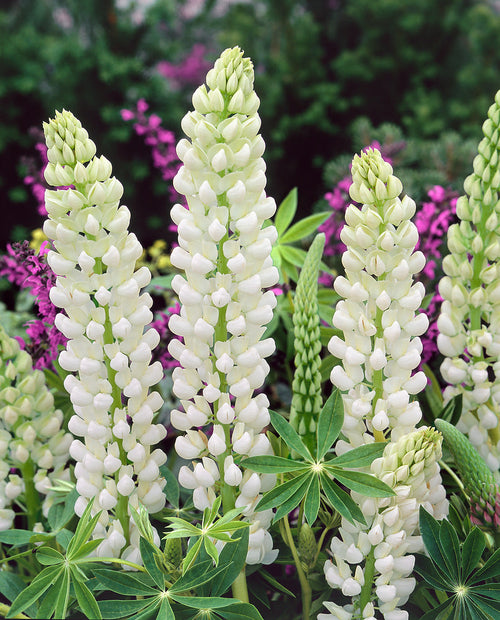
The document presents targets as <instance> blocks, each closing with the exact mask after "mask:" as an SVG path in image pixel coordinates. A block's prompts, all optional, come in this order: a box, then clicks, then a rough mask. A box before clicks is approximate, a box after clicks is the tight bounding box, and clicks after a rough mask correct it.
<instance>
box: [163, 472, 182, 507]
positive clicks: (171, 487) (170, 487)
mask: <svg viewBox="0 0 500 620" xmlns="http://www.w3.org/2000/svg"><path fill="white" fill-rule="evenodd" d="M160 473H161V475H162V476H163V477H164V478H165V480H166V481H167V484H166V485H165V489H164V493H165V496H166V498H167V501H168V503H169V504H171V505H172V506H174V508H179V495H180V489H179V482H178V481H177V476H176V475H175V474H174V473H173V472H172V471H170V469H169V468H168V467H167V466H166V465H162V466H161V467H160Z"/></svg>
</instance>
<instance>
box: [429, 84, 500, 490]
mask: <svg viewBox="0 0 500 620" xmlns="http://www.w3.org/2000/svg"><path fill="white" fill-rule="evenodd" d="M499 131H500V91H499V92H498V93H497V95H496V98H495V103H494V104H493V105H492V106H491V107H490V109H489V111H488V118H487V120H486V121H485V123H484V124H483V134H484V138H483V139H482V140H481V142H480V144H479V149H478V151H479V153H478V155H477V156H476V157H475V159H474V172H473V173H472V174H471V175H470V176H469V177H467V179H466V180H465V183H464V189H465V191H466V193H467V196H461V197H460V198H459V199H458V201H457V215H458V217H459V220H460V222H459V224H453V225H452V226H450V228H449V230H448V248H449V250H450V252H451V253H450V254H449V255H448V256H446V257H445V258H444V260H443V270H444V272H445V274H446V275H445V276H444V277H443V278H442V280H441V282H440V283H439V292H440V294H441V296H442V297H443V300H444V301H443V303H442V305H441V314H440V316H439V319H438V322H437V325H438V329H439V331H440V334H439V336H438V341H437V344H438V348H439V351H440V352H441V353H442V354H443V355H444V356H445V359H444V361H443V363H442V364H441V374H442V376H443V378H444V380H445V381H447V382H448V383H449V384H450V386H449V387H448V388H446V390H445V394H444V396H445V399H446V400H449V399H450V398H452V397H453V396H455V395H457V394H462V396H463V414H462V417H461V419H460V421H459V424H458V428H459V429H460V430H461V431H462V432H464V433H466V434H467V435H468V437H469V439H470V441H471V443H472V444H473V445H474V447H475V448H476V449H477V450H478V452H479V453H480V454H481V456H482V457H483V458H484V460H485V461H486V463H487V464H488V467H489V468H490V469H491V470H492V471H493V472H494V473H495V475H496V476H497V479H500V472H499V468H500V380H499V377H500V362H499V360H500V226H499V222H500V202H499V197H500V164H499V159H500V157H499V156H500V137H499V136H500V133H499Z"/></svg>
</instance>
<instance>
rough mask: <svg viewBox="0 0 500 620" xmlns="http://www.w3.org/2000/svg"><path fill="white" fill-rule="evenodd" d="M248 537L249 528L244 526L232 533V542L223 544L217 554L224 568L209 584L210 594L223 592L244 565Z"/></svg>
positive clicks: (219, 594) (214, 594)
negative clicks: (242, 528)
mask: <svg viewBox="0 0 500 620" xmlns="http://www.w3.org/2000/svg"><path fill="white" fill-rule="evenodd" d="M248 538H249V528H245V529H244V530H240V531H239V532H235V533H234V534H233V536H232V539H233V541H234V542H233V543H231V544H230V545H224V548H223V549H222V551H221V552H220V555H219V563H220V566H222V567H223V568H224V570H223V571H221V573H220V574H219V575H217V577H216V578H215V579H213V580H212V582H211V584H210V586H211V589H210V595H211V596H221V595H222V594H224V593H225V592H226V590H227V589H228V588H229V587H230V586H231V584H232V583H233V581H234V580H235V579H236V577H237V576H238V575H239V573H240V572H241V570H242V569H243V567H244V566H245V559H246V554H247V551H248Z"/></svg>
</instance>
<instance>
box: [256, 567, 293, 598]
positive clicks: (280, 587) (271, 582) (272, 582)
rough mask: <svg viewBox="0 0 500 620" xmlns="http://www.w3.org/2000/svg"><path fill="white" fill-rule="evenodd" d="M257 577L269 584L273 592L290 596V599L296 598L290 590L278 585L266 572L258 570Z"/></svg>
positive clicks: (280, 584)
mask: <svg viewBox="0 0 500 620" xmlns="http://www.w3.org/2000/svg"><path fill="white" fill-rule="evenodd" d="M259 575H260V576H261V577H262V579H265V580H266V581H267V583H269V584H270V585H271V586H272V587H273V589H274V590H277V591H278V592H283V594H286V595H287V596H290V597H291V598H296V597H295V594H294V593H293V592H292V591H291V590H289V589H288V588H285V586H284V585H283V584H282V583H280V582H279V581H278V580H277V579H275V578H274V577H273V576H272V575H271V574H270V573H268V572H267V571H265V570H263V569H262V568H261V569H260V570H259Z"/></svg>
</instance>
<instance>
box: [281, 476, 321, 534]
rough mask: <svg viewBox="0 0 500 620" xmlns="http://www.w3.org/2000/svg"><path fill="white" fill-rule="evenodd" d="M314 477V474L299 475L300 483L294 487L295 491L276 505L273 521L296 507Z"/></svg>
mask: <svg viewBox="0 0 500 620" xmlns="http://www.w3.org/2000/svg"><path fill="white" fill-rule="evenodd" d="M315 477H316V475H315V474H307V475H305V476H301V477H300V480H302V483H301V485H300V486H299V487H298V488H297V489H296V491H295V492H294V493H293V495H291V497H289V498H288V499H287V500H286V501H285V502H283V503H282V504H280V505H279V506H278V509H277V510H276V514H275V515H274V518H273V523H275V522H276V521H279V520H280V519H281V518H282V517H284V516H285V515H287V514H288V513H289V512H291V511H292V510H294V509H295V508H297V506H298V505H299V504H300V502H301V501H302V500H303V499H304V496H305V495H306V493H307V491H308V490H309V487H310V486H311V483H312V481H313V480H314V478H315Z"/></svg>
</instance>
